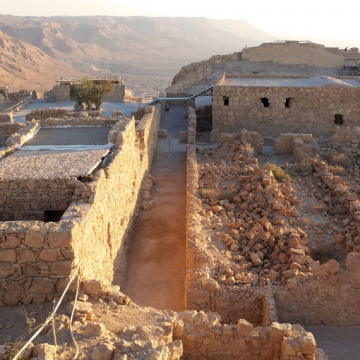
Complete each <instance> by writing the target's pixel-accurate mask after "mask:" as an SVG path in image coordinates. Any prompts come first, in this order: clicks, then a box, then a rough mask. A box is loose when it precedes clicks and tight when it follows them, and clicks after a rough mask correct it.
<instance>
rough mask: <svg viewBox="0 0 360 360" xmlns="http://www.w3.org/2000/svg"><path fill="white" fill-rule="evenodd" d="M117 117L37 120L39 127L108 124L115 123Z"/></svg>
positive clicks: (117, 119)
mask: <svg viewBox="0 0 360 360" xmlns="http://www.w3.org/2000/svg"><path fill="white" fill-rule="evenodd" d="M119 119H120V118H119V117H113V116H107V117H103V118H100V117H70V118H66V117H64V118H55V119H54V118H47V119H44V120H39V124H40V126H41V127H62V126H74V127H77V126H108V125H115V124H116V123H117V122H118V121H119Z"/></svg>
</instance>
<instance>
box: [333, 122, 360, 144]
mask: <svg viewBox="0 0 360 360" xmlns="http://www.w3.org/2000/svg"><path fill="white" fill-rule="evenodd" d="M344 143H350V144H351V147H354V148H355V149H356V148H358V147H359V143H360V127H355V126H351V127H350V126H344V127H342V126H341V127H338V128H336V130H335V134H334V136H333V137H332V138H331V139H330V145H336V144H344Z"/></svg>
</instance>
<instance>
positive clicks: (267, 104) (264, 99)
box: [261, 98, 270, 108]
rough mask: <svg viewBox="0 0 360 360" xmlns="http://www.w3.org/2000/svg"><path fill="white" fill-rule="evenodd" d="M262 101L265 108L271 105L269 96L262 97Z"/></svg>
mask: <svg viewBox="0 0 360 360" xmlns="http://www.w3.org/2000/svg"><path fill="white" fill-rule="evenodd" d="M261 102H262V103H263V104H264V108H268V107H269V106H270V103H269V99H268V98H261Z"/></svg>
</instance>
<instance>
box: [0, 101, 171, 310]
mask: <svg viewBox="0 0 360 360" xmlns="http://www.w3.org/2000/svg"><path fill="white" fill-rule="evenodd" d="M163 108H164V107H163V106H162V104H158V105H156V106H155V107H152V111H151V112H148V113H146V115H145V116H144V118H143V119H141V120H140V122H139V124H138V128H137V129H135V120H134V119H133V118H132V119H129V118H124V117H122V118H117V120H118V121H117V123H116V124H115V125H114V127H113V129H114V128H115V129H117V132H115V131H113V132H111V135H110V134H109V136H111V137H113V139H112V140H113V141H114V142H115V144H114V147H113V148H112V151H111V153H110V154H109V155H108V156H107V157H106V158H105V160H104V161H103V162H102V164H101V165H100V166H99V167H98V169H97V170H96V171H95V174H94V175H93V177H90V178H89V179H88V180H87V181H86V182H81V181H79V180H76V179H61V178H60V179H57V180H55V181H53V182H52V183H51V182H49V184H45V185H46V186H48V185H49V191H50V187H51V186H53V185H54V184H55V182H56V184H57V182H61V183H62V185H61V186H58V188H59V187H61V188H62V191H64V192H65V191H68V193H67V195H68V196H70V190H71V191H72V194H71V196H72V200H73V202H72V203H71V204H70V206H69V208H68V209H67V210H66V211H65V213H64V214H63V216H62V218H61V220H60V221H59V222H58V223H52V222H50V223H44V222H40V221H24V222H16V221H13V222H6V221H5V222H0V229H2V230H4V234H9V235H8V236H5V235H4V237H3V238H1V239H2V240H1V244H0V264H1V266H0V270H1V271H3V272H6V274H5V275H4V276H7V277H8V279H2V280H0V305H1V304H2V303H4V304H7V305H16V304H17V303H18V302H19V301H22V302H23V303H31V302H33V303H41V302H43V301H46V300H47V301H50V300H52V299H53V298H54V296H55V293H56V291H61V290H62V289H63V284H64V283H66V282H67V279H68V277H69V276H70V275H71V273H72V271H73V269H74V267H75V266H76V265H77V264H78V261H79V260H81V261H82V266H81V273H82V278H83V279H84V280H86V279H97V280H101V281H102V282H104V284H110V283H112V282H114V281H115V282H117V283H119V282H120V280H121V278H122V276H124V271H125V268H126V261H127V260H126V250H127V248H128V246H129V242H130V235H131V232H132V230H133V227H134V224H135V220H136V218H137V214H138V211H139V208H140V203H141V192H142V186H143V182H144V178H145V177H146V175H147V174H148V172H149V170H150V166H151V163H152V159H153V155H154V151H155V148H156V143H157V132H158V128H159V123H160V120H161V116H162V113H163ZM30 125H32V126H39V123H29V124H28V125H27V126H30ZM63 181H65V182H66V183H65V184H64V183H63ZM10 185H11V184H9V188H8V190H10ZM43 185H44V184H40V182H39V183H37V182H35V184H30V185H29V184H28V183H26V184H25V186H26V188H27V189H29V190H31V189H30V188H34V189H37V190H36V191H39V195H40V194H45V193H46V192H45V193H42V192H41V191H40V189H41V187H42V186H43ZM57 185H58V184H57ZM64 185H65V187H64ZM27 189H26V191H28V190H27ZM46 189H47V188H46ZM16 191H18V190H16ZM22 191H23V190H22ZM62 194H64V195H65V193H62ZM50 204H51V203H50ZM33 232H34V233H35V235H29V237H28V238H27V234H28V233H29V234H30V233H31V234H32V233H33ZM8 241H10V243H8ZM43 250H46V251H44V253H43ZM25 276H26V281H24V282H18V281H17V280H19V279H22V278H24V277H25ZM0 277H1V276H0Z"/></svg>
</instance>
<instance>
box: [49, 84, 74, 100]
mask: <svg viewBox="0 0 360 360" xmlns="http://www.w3.org/2000/svg"><path fill="white" fill-rule="evenodd" d="M51 96H53V97H54V101H55V102H58V101H70V85H64V84H58V85H55V86H54V87H53V88H52V89H51V90H50V91H46V92H44V101H45V102H48V101H50V97H51Z"/></svg>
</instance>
